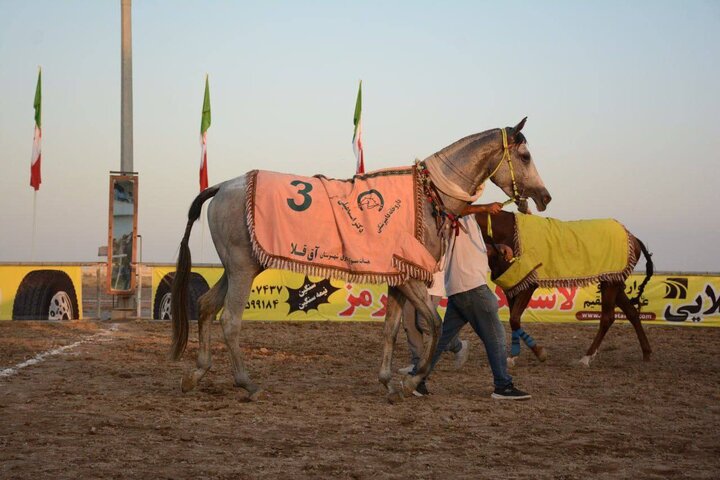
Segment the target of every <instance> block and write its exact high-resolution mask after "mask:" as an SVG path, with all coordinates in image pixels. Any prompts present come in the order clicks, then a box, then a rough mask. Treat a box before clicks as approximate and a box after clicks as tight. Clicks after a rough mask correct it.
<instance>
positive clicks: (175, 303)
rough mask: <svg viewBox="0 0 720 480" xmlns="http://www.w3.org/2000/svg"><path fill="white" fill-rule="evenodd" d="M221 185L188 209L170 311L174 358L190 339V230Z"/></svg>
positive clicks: (198, 199) (196, 199)
mask: <svg viewBox="0 0 720 480" xmlns="http://www.w3.org/2000/svg"><path fill="white" fill-rule="evenodd" d="M218 190H220V187H219V186H217V185H215V186H212V187H210V188H206V189H205V190H203V191H202V192H200V195H198V196H197V197H195V200H193V202H192V204H191V205H190V210H189V211H188V223H187V226H186V227H185V235H183V238H182V240H181V241H180V253H179V255H178V261H177V266H176V268H175V279H174V280H173V284H172V291H171V302H172V303H171V306H170V313H171V316H172V333H173V335H172V350H171V353H170V356H171V358H172V359H173V360H177V359H179V358H180V356H181V355H182V354H183V352H184V351H185V347H187V341H188V330H189V327H188V312H187V307H188V282H189V281H190V267H191V266H192V259H191V257H190V247H189V246H188V242H189V241H190V231H191V230H192V226H193V223H195V221H196V220H197V219H198V218H200V213H201V212H202V205H203V203H205V201H206V200H207V199H209V198H212V197H214V196H215V194H216V193H217V192H218Z"/></svg>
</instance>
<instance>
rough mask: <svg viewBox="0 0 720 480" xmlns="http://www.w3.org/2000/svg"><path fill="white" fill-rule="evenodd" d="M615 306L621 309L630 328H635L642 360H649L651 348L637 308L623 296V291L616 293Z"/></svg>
mask: <svg viewBox="0 0 720 480" xmlns="http://www.w3.org/2000/svg"><path fill="white" fill-rule="evenodd" d="M617 304H618V307H620V308H621V309H622V311H623V313H624V314H625V316H626V317H627V318H628V320H630V323H632V326H633V327H634V328H635V333H636V334H637V337H638V340H639V341H640V348H641V349H642V352H643V360H645V361H648V360H650V355H651V354H652V348H650V342H649V341H648V339H647V336H645V329H643V326H642V323H641V321H640V312H638V310H637V308H635V305H633V304H632V302H630V299H629V298H628V296H627V295H626V294H625V291H624V290H620V292H619V293H618V296H617Z"/></svg>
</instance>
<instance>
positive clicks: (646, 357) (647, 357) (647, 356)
mask: <svg viewBox="0 0 720 480" xmlns="http://www.w3.org/2000/svg"><path fill="white" fill-rule="evenodd" d="M651 355H652V352H651V353H643V362H649V361H650V360H651V358H652V357H651Z"/></svg>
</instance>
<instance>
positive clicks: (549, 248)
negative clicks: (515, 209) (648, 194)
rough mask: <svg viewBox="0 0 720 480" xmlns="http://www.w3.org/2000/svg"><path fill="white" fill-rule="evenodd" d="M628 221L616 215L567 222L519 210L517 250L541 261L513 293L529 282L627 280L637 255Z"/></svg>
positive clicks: (572, 284) (543, 284)
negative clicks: (632, 243) (627, 224)
mask: <svg viewBox="0 0 720 480" xmlns="http://www.w3.org/2000/svg"><path fill="white" fill-rule="evenodd" d="M630 242H631V237H630V234H629V233H628V231H627V230H626V229H625V227H624V226H623V225H622V224H621V223H620V222H618V221H617V220H613V219H603V220H577V221H570V222H565V221H562V220H557V219H554V218H543V217H539V216H536V215H525V214H522V213H516V214H515V251H516V254H517V255H518V256H528V257H530V258H531V259H532V261H531V262H530V263H529V264H533V265H537V263H541V265H540V266H538V267H537V268H535V271H534V273H532V274H531V275H528V276H526V277H525V278H524V279H523V281H522V283H520V284H518V285H516V286H515V287H513V288H512V292H509V294H510V295H511V296H512V294H514V293H517V291H519V290H522V289H524V288H526V287H527V286H528V285H529V284H537V285H539V286H540V287H544V288H551V287H558V286H560V287H580V286H584V285H588V284H591V283H596V282H599V281H623V280H625V279H626V278H627V277H628V275H630V273H631V272H632V270H633V268H634V267H635V264H636V263H637V258H635V251H634V249H633V248H632V246H631V243H630Z"/></svg>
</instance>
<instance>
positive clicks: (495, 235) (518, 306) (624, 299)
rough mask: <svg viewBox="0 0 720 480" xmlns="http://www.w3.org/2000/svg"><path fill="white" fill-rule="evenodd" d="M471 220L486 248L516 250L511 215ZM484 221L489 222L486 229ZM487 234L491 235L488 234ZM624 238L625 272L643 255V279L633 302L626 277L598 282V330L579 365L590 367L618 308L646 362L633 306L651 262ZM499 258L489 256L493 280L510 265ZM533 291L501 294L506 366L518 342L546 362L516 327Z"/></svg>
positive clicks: (640, 248)
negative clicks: (507, 336)
mask: <svg viewBox="0 0 720 480" xmlns="http://www.w3.org/2000/svg"><path fill="white" fill-rule="evenodd" d="M475 219H476V220H477V222H478V224H479V225H480V229H481V231H482V232H483V237H484V240H485V241H486V243H487V244H488V245H489V246H490V248H492V245H493V243H498V244H499V243H504V244H506V245H510V246H512V247H513V250H515V251H517V247H518V245H516V242H515V240H516V238H517V235H516V232H515V229H516V221H515V214H513V213H511V212H506V211H501V212H500V213H498V214H495V215H491V216H488V215H484V214H477V215H475ZM488 222H489V223H490V229H488ZM489 231H490V233H491V234H492V235H489V234H488V232H489ZM628 235H629V240H630V246H631V248H633V249H634V255H631V259H634V261H632V262H631V264H630V265H629V270H632V268H634V267H635V264H636V263H637V260H638V259H639V258H640V252H642V254H643V255H644V256H645V269H646V275H645V279H644V280H643V282H642V283H641V284H640V286H639V287H638V292H637V296H635V297H634V298H633V299H630V298H628V296H627V295H626V293H625V280H626V278H624V279H623V280H622V281H601V282H600V295H601V303H602V313H601V316H600V327H599V329H598V332H597V334H596V335H595V339H594V340H593V342H592V344H591V345H590V348H588V350H587V352H586V353H585V356H584V357H583V358H582V359H581V360H580V363H582V364H583V365H585V366H589V365H590V362H591V361H592V359H593V358H594V357H595V355H596V354H597V350H598V348H599V347H600V343H601V342H602V340H603V338H604V337H605V334H606V333H607V331H608V329H609V328H610V326H611V325H612V324H613V322H614V321H615V314H614V312H615V307H620V309H621V310H622V311H623V313H625V315H626V316H627V318H628V320H629V321H630V323H631V324H632V326H633V327H634V328H635V333H637V337H638V340H639V341H640V348H641V349H642V353H643V360H649V359H650V354H651V353H652V349H651V348H650V343H649V342H648V339H647V337H646V336H645V331H644V330H643V327H642V324H641V322H640V314H639V308H638V307H636V305H638V306H639V300H640V297H641V295H642V293H643V291H644V290H645V286H646V285H647V282H648V281H649V280H650V277H651V276H652V274H653V262H652V259H651V254H650V253H649V252H648V250H647V248H645V245H644V244H643V243H642V242H641V241H640V240H639V239H638V238H636V237H635V236H634V235H632V234H631V233H630V232H628ZM500 257H501V256H499V255H493V256H492V257H491V262H490V269H491V271H492V276H493V278H497V277H498V276H500V274H502V273H503V272H504V271H505V270H507V268H508V267H509V266H510V264H509V263H508V262H505V261H503V260H502V258H500ZM536 260H538V261H540V262H541V261H542V259H536ZM548 282H552V281H551V280H550V281H545V282H544V283H548ZM543 286H545V285H543ZM547 286H548V287H553V286H563V285H560V284H559V282H558V284H557V285H547ZM537 288H538V285H537V284H530V285H528V286H527V287H526V288H520V290H519V291H517V292H515V295H514V296H512V297H511V296H510V295H508V292H507V291H505V294H506V297H507V299H508V308H509V309H510V327H511V328H512V332H513V335H512V346H511V357H510V359H509V363H510V364H513V363H514V358H515V357H517V356H518V355H519V354H520V339H522V340H523V341H524V342H525V344H526V345H527V346H528V347H529V348H530V349H531V350H532V351H533V353H535V355H536V356H537V357H538V359H539V360H540V361H545V359H546V356H547V354H546V351H545V348H544V347H542V346H540V345H539V344H537V343H536V342H535V340H534V339H533V337H532V336H530V335H529V334H528V333H527V332H525V330H524V329H523V328H522V325H521V324H520V320H521V317H522V314H523V312H524V311H525V309H526V308H527V306H528V304H529V303H530V299H531V298H532V295H533V292H534V291H535V290H536V289H537Z"/></svg>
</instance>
